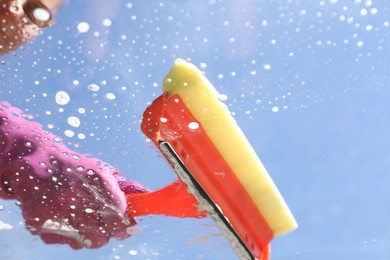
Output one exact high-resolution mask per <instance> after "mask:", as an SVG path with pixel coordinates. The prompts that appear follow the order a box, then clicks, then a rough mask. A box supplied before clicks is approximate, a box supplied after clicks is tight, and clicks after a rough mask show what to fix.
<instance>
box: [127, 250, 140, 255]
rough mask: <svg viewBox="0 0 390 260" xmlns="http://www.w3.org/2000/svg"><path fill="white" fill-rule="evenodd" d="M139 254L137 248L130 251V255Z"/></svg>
mask: <svg viewBox="0 0 390 260" xmlns="http://www.w3.org/2000/svg"><path fill="white" fill-rule="evenodd" d="M137 254H138V251H137V250H134V249H132V250H130V251H129V255H137Z"/></svg>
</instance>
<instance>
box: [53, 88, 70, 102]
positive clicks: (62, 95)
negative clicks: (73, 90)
mask: <svg viewBox="0 0 390 260" xmlns="http://www.w3.org/2000/svg"><path fill="white" fill-rule="evenodd" d="M55 99H56V103H57V104H58V105H66V104H68V103H69V101H70V96H69V94H68V93H66V92H65V91H62V90H61V91H58V92H57V93H56V97H55Z"/></svg>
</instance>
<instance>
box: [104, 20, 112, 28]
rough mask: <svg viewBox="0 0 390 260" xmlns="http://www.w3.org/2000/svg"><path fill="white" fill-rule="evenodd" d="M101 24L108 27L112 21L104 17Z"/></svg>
mask: <svg viewBox="0 0 390 260" xmlns="http://www.w3.org/2000/svg"><path fill="white" fill-rule="evenodd" d="M102 24H103V26H105V27H110V26H111V25H112V21H111V20H110V19H104V20H103V22H102Z"/></svg>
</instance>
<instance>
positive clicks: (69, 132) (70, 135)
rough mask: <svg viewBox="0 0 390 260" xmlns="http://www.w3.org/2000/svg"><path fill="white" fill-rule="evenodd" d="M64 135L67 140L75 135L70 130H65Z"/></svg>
mask: <svg viewBox="0 0 390 260" xmlns="http://www.w3.org/2000/svg"><path fill="white" fill-rule="evenodd" d="M64 134H65V136H67V137H69V138H71V137H73V136H74V135H75V133H74V132H73V131H72V130H69V129H67V130H65V131H64Z"/></svg>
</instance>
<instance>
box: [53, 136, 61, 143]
mask: <svg viewBox="0 0 390 260" xmlns="http://www.w3.org/2000/svg"><path fill="white" fill-rule="evenodd" d="M53 141H54V142H56V143H59V142H61V137H59V136H56V137H54V138H53Z"/></svg>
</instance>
